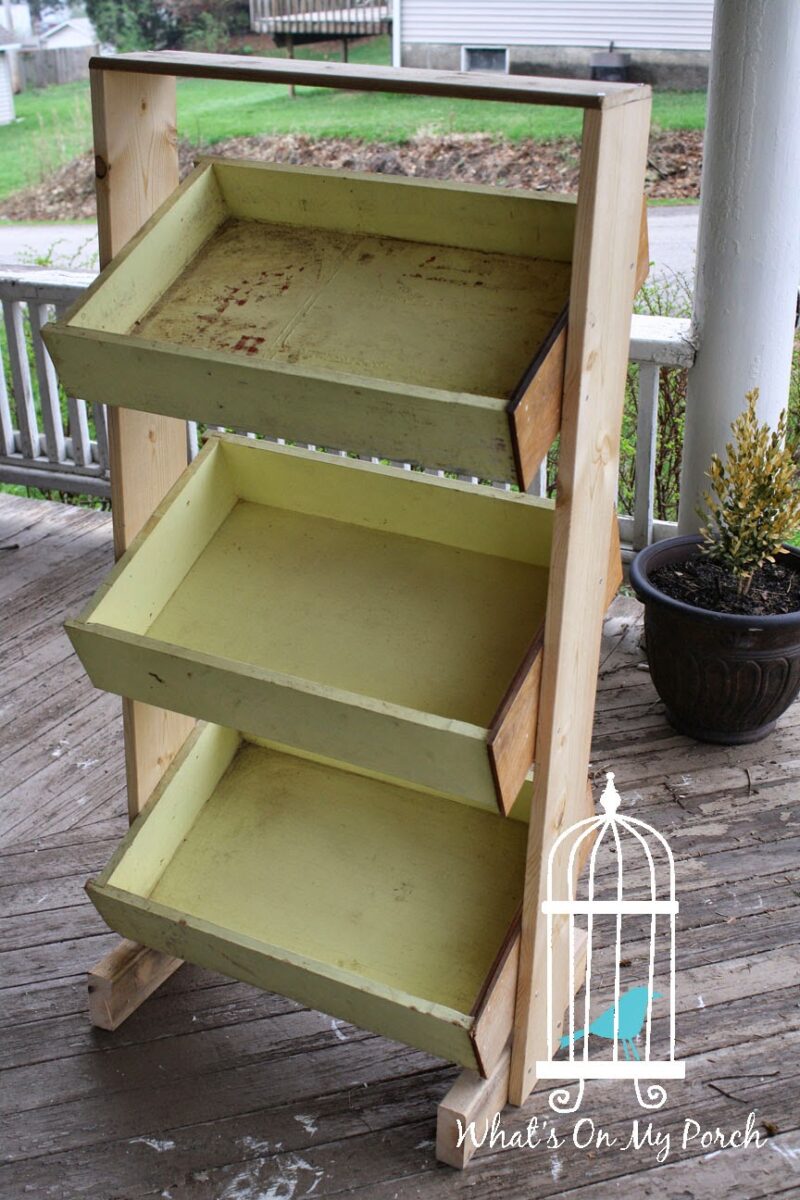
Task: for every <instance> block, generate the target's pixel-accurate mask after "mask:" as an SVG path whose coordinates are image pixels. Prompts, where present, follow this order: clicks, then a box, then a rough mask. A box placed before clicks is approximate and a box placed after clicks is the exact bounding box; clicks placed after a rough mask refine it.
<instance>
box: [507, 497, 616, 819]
mask: <svg viewBox="0 0 800 1200" xmlns="http://www.w3.org/2000/svg"><path fill="white" fill-rule="evenodd" d="M621 583H622V554H621V550H620V543H619V523H618V521H617V517H616V513H612V521H611V542H610V552H609V559H608V573H607V585H606V597H605V599H606V606H608V605H609V604H611V602H612V600H613V599H614V597H615V595H616V594H617V590H618V588H619V585H620V584H621ZM543 641H544V638H543V635H542V633H541V632H539V633H537V635H536V637H535V638H534V640H533V642H532V644H531V647H530V649H529V651H528V653H527V655H526V656H525V661H524V662H523V663H522V664H521V666H520V668H519V670H518V671H517V674H516V675H515V676H514V679H513V680H512V682H511V684H510V686H509V688H508V691H507V692H506V694H505V696H504V697H503V700H502V701H501V703H500V707H499V708H498V710H497V712H496V714H495V716H494V719H493V721H492V725H491V728H490V731H489V758H490V761H491V764H492V773H493V775H494V781H495V788H496V791H497V802H498V804H499V806H500V811H501V812H502V813H503V814H504V815H505V816H508V815H509V813H510V812H511V810H512V808H513V807H514V803H515V801H516V799H517V797H518V796H519V792H520V788H521V787H522V785H523V783H524V781H525V778H526V776H527V774H528V771H529V770H530V768H531V763H532V762H533V761H534V759H535V757H536V731H537V724H538V711H539V692H540V688H541V678H542V646H543ZM590 801H591V797H590Z"/></svg>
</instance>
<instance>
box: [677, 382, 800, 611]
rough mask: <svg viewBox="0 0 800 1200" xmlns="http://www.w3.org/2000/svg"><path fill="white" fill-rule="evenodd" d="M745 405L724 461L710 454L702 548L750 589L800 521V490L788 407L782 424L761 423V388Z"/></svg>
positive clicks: (743, 589)
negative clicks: (788, 428)
mask: <svg viewBox="0 0 800 1200" xmlns="http://www.w3.org/2000/svg"><path fill="white" fill-rule="evenodd" d="M745 398H746V400H747V407H746V409H745V410H744V412H743V413H741V415H740V416H738V417H737V418H736V420H735V421H734V422H733V424H732V425H731V429H732V431H733V437H734V440H733V442H729V443H728V445H727V446H726V448H725V453H726V461H725V462H723V461H722V459H721V458H720V456H719V455H718V454H713V455H712V456H711V467H710V469H709V472H708V475H709V478H710V480H711V490H710V491H708V492H706V493H705V495H704V500H705V505H706V510H707V511H705V512H704V511H703V510H702V509H701V510H700V515H701V517H703V518H704V519H705V520H706V524H705V526H704V527H703V528H702V529H701V531H700V532H701V533H702V535H703V553H704V554H705V555H706V556H707V557H708V558H709V559H710V560H711V561H712V562H714V563H717V565H718V566H720V567H723V568H724V569H725V570H727V571H730V572H731V574H733V575H735V576H736V579H737V581H738V585H739V592H740V594H742V593H746V592H747V590H748V588H749V587H750V583H751V581H752V578H753V574H754V573H755V571H757V570H758V569H759V567H762V566H763V565H764V564H765V563H768V562H769V563H774V562H775V557H776V555H778V554H782V553H785V550H784V546H783V543H784V542H785V541H787V540H788V539H789V538H790V537H791V536H792V535H793V534H794V533H795V532H796V530H797V528H798V526H800V491H798V489H797V487H796V481H795V464H794V460H793V458H792V454H791V450H790V449H789V447H788V446H787V445H786V425H787V414H786V410H785V409H784V411H783V412H782V413H781V415H780V418H779V420H778V427H777V429H775V430H770V427H769V425H766V424H765V425H759V422H758V415H757V413H756V403H757V401H758V388H754V389H753V391H751V392H748V393H747V396H746V397H745Z"/></svg>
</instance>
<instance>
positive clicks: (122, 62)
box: [90, 50, 650, 109]
mask: <svg viewBox="0 0 800 1200" xmlns="http://www.w3.org/2000/svg"><path fill="white" fill-rule="evenodd" d="M90 66H92V67H94V68H95V69H99V68H103V69H104V70H105V71H109V72H110V71H120V72H128V71H132V72H137V73H147V74H158V75H167V76H173V77H175V76H178V77H186V78H191V79H239V80H244V81H247V80H251V81H252V82H259V83H279V84H307V85H310V86H312V87H332V88H346V89H347V90H348V91H362V92H399V93H404V94H406V93H411V94H413V95H416V96H453V97H460V98H461V99H465V100H467V99H469V100H511V101H515V102H517V103H521V104H555V105H564V106H565V107H572V108H586V109H604V108H610V107H614V106H616V105H620V104H629V103H630V102H631V101H634V100H638V99H639V98H640V97H641V96H642V95H643V94H644V95H647V96H649V95H650V89H649V87H643V86H642V84H631V83H607V82H605V81H603V82H597V83H595V82H592V81H590V80H584V79H551V78H549V77H548V78H544V77H538V76H535V75H525V76H520V75H517V76H514V75H497V74H494V73H490V72H470V73H469V74H468V75H464V74H459V73H458V72H456V71H422V70H410V69H409V68H407V67H403V68H392V67H378V66H362V65H360V64H357V65H354V64H352V63H338V62H324V63H323V62H302V61H300V60H295V59H290V60H286V59H284V60H281V59H277V58H255V57H250V56H247V57H246V56H244V55H237V54H202V53H191V52H187V51H185V50H169V51H164V50H161V51H159V52H158V53H153V52H151V51H143V52H139V53H133V54H115V55H114V56H113V57H112V56H106V55H99V56H96V57H94V58H92V59H91V61H90Z"/></svg>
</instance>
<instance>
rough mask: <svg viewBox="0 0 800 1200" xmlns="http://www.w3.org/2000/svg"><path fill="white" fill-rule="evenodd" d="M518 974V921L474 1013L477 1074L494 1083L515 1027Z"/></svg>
mask: <svg viewBox="0 0 800 1200" xmlns="http://www.w3.org/2000/svg"><path fill="white" fill-rule="evenodd" d="M518 971H519V919H517V920H515V922H514V924H513V926H512V927H511V929H510V930H509V934H508V937H507V939H506V944H505V946H504V947H503V949H502V952H501V953H500V954H499V955H498V959H497V963H496V966H495V969H494V970H493V972H492V974H491V975H490V976H489V977H488V979H487V980H486V990H485V992H484V994H483V995H482V996H481V997H480V1000H479V1002H478V1004H477V1005H476V1009H475V1023H474V1025H473V1027H472V1034H471V1037H472V1045H473V1046H474V1048H475V1057H476V1059H477V1062H478V1070H479V1071H480V1074H481V1075H482V1076H483V1077H484V1078H485V1079H491V1078H492V1077H493V1076H494V1074H495V1071H496V1069H497V1066H498V1063H499V1062H500V1060H501V1059H502V1057H503V1055H504V1051H505V1049H506V1047H507V1045H508V1042H509V1038H510V1036H511V1030H512V1028H513V1025H514V1002H515V1000H516V994H517V973H518Z"/></svg>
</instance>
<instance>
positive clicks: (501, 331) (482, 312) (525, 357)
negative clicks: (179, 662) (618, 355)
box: [46, 160, 575, 479]
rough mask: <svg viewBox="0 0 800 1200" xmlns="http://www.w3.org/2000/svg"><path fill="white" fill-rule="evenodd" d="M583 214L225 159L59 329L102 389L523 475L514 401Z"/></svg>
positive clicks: (54, 347) (133, 403)
mask: <svg viewBox="0 0 800 1200" xmlns="http://www.w3.org/2000/svg"><path fill="white" fill-rule="evenodd" d="M574 216H575V205H574V203H572V202H571V201H568V200H564V199H562V198H556V199H553V198H542V197H540V196H537V195H526V194H519V193H510V192H506V191H505V190H502V189H501V190H497V189H491V188H478V189H471V188H469V187H461V186H455V185H451V184H442V183H438V182H430V181H426V182H424V183H420V182H417V181H409V180H395V179H385V178H375V177H370V176H359V175H356V174H354V173H347V172H336V173H332V172H325V171H320V170H317V169H314V168H287V167H278V166H273V165H268V164H255V163H245V164H236V163H225V162H224V160H218V161H214V162H213V163H206V164H205V165H204V166H201V167H200V168H198V169H197V170H196V172H195V173H194V174H193V175H192V176H191V177H190V179H189V180H187V181H185V183H184V184H183V185H182V187H181V189H179V191H178V192H176V193H175V194H174V195H173V196H172V197H170V199H169V201H168V202H167V204H166V205H165V206H164V207H163V208H162V209H161V210H159V213H157V214H156V216H155V217H154V218H153V220H152V221H151V222H149V223H148V225H147V226H145V228H144V230H143V231H142V233H141V234H140V235H138V236H137V237H136V238H134V239H133V240H132V242H131V243H130V244H129V245H128V246H127V247H126V248H125V250H124V251H123V252H122V254H121V255H119V256H118V257H117V258H115V260H114V262H113V263H112V264H111V265H110V267H109V268H107V270H106V271H104V272H103V274H102V275H101V276H100V278H99V280H98V281H97V282H96V283H95V285H93V287H92V288H91V289H90V291H89V293H88V295H87V297H86V298H85V299H83V300H82V301H81V302H79V304H78V305H77V306H76V307H75V308H74V309H73V310H72V311H71V313H70V314H69V315H68V317H67V318H66V319H65V320H64V321H61V322H59V323H57V324H56V325H55V326H51V327H49V328H48V331H47V335H46V340H47V344H48V347H49V349H50V352H51V354H52V356H53V358H54V361H55V363H56V366H57V368H58V370H59V373H60V376H61V378H62V380H63V381H64V383H65V386H66V387H67V388H68V390H70V391H72V392H75V393H76V394H79V395H82V396H84V397H85V398H87V399H88V400H92V401H101V400H102V401H104V402H108V403H111V404H119V405H123V406H126V407H134V408H141V409H144V410H145V411H151V412H160V413H165V414H167V415H171V416H183V417H190V416H191V417H192V418H194V419H198V420H201V421H205V422H207V423H209V424H221V425H233V426H237V427H243V428H249V429H254V430H256V431H257V432H262V433H267V434H271V435H273V436H281V437H285V438H287V439H290V440H298V441H310V442H314V443H315V444H322V445H327V446H333V447H336V448H339V447H345V448H347V449H351V450H356V451H358V452H360V453H369V454H375V455H381V456H387V457H390V458H397V459H401V460H409V461H412V462H421V463H424V464H425V465H428V466H433V467H440V468H451V469H460V470H465V471H469V472H471V473H475V474H479V475H481V476H482V477H488V478H494V479H510V478H513V477H514V473H515V462H514V454H513V448H512V443H511V432H510V429H509V424H508V416H507V413H506V406H507V402H508V399H509V397H510V396H511V394H512V392H513V391H514V389H515V387H516V386H517V384H518V383H519V381H520V379H521V378H522V376H523V374H524V372H525V370H526V368H527V366H528V364H529V363H530V362H531V360H532V359H533V358H534V356H535V354H536V352H537V351H538V349H539V348H540V346H541V345H542V343H543V342H544V341H545V339H546V337H547V335H548V333H549V331H550V330H551V328H552V326H553V323H554V321H555V320H556V318H557V316H558V314H559V312H560V311H561V310H562V308H563V306H564V303H565V301H566V299H567V296H568V292H569V278H570V271H571V268H570V263H569V258H570V255H571V246H572V240H573V236H574ZM531 469H532V468H531Z"/></svg>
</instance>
